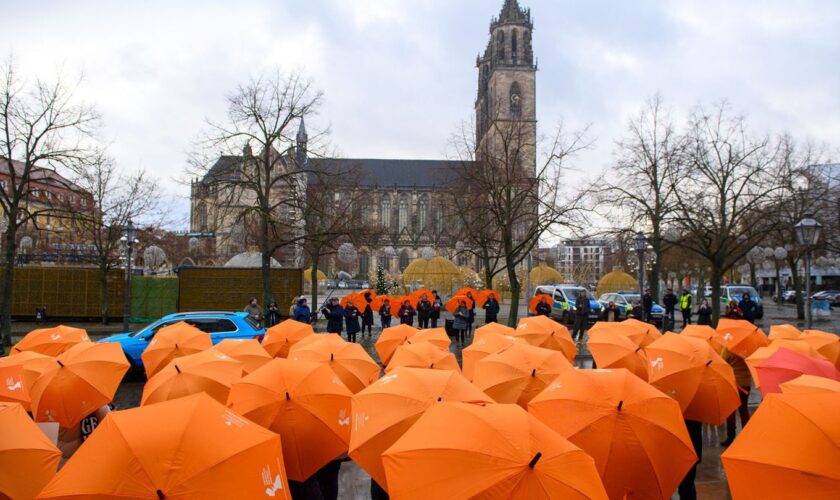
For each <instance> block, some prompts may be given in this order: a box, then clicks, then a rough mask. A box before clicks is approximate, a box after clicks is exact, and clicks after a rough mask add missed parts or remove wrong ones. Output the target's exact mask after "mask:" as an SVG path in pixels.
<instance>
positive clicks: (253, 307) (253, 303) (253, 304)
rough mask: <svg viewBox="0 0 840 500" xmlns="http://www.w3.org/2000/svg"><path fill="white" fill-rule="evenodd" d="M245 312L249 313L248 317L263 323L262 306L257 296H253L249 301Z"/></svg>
mask: <svg viewBox="0 0 840 500" xmlns="http://www.w3.org/2000/svg"><path fill="white" fill-rule="evenodd" d="M245 312H246V313H248V317H249V318H251V319H252V320H254V322H255V323H257V324H258V325H262V308H260V306H259V304H257V298H256V297H251V299H250V300H249V301H248V305H247V306H245Z"/></svg>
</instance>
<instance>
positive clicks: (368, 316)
mask: <svg viewBox="0 0 840 500" xmlns="http://www.w3.org/2000/svg"><path fill="white" fill-rule="evenodd" d="M362 296H363V297H364V298H365V303H364V304H363V306H362V309H363V311H362V337H364V336H365V328H367V333H368V337H370V336H371V335H373V307H372V306H371V304H370V303H371V302H373V297H371V296H370V291H367V292H365V293H364V294H363V295H362Z"/></svg>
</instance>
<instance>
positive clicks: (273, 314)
mask: <svg viewBox="0 0 840 500" xmlns="http://www.w3.org/2000/svg"><path fill="white" fill-rule="evenodd" d="M279 322H280V310H279V309H278V308H277V302H274V301H273V300H272V301H271V303H270V304H268V311H266V313H265V327H266V328H271V327H272V326H274V325H276V324H277V323H279Z"/></svg>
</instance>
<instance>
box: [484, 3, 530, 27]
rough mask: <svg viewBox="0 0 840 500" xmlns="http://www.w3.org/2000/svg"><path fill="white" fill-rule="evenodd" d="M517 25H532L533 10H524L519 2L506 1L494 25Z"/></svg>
mask: <svg viewBox="0 0 840 500" xmlns="http://www.w3.org/2000/svg"><path fill="white" fill-rule="evenodd" d="M504 23H517V24H527V25H530V24H531V9H523V8H522V7H520V6H519V1H518V0H505V3H504V5H502V11H501V12H500V13H499V17H498V18H497V19H495V20H494V22H493V24H494V25H495V24H504Z"/></svg>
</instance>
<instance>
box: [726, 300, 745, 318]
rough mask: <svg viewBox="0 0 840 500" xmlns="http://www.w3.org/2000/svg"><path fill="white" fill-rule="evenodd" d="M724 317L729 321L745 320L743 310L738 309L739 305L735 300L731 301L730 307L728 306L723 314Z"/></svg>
mask: <svg viewBox="0 0 840 500" xmlns="http://www.w3.org/2000/svg"><path fill="white" fill-rule="evenodd" d="M723 315H724V316H726V317H727V318H729V319H743V318H744V314H743V312H741V308H740V307H738V303H737V302H735V301H734V300H730V301H729V305H728V306H726V309H725V310H724V312H723Z"/></svg>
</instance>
